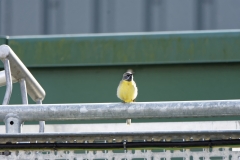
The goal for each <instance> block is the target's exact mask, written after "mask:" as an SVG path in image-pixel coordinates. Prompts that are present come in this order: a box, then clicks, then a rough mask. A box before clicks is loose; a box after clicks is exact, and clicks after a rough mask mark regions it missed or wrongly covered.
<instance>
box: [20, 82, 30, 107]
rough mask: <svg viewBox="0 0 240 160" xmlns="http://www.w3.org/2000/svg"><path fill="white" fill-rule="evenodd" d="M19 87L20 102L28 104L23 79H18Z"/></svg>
mask: <svg viewBox="0 0 240 160" xmlns="http://www.w3.org/2000/svg"><path fill="white" fill-rule="evenodd" d="M20 89H21V95H22V104H28V97H27V87H26V81H25V79H23V78H22V79H20Z"/></svg>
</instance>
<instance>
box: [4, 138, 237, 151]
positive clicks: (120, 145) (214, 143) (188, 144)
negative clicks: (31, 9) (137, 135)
mask: <svg viewBox="0 0 240 160" xmlns="http://www.w3.org/2000/svg"><path fill="white" fill-rule="evenodd" d="M236 145H240V140H239V139H231V140H209V141H183V142H162V141H160V142H152V141H150V142H149V141H148V142H114V143H104V142H102V143H56V142H55V143H20V144H12V143H7V144H0V149H1V150H4V149H54V150H56V149H89V150H91V149H125V150H126V149H137V148H138V149H139V148H140V149H142V148H155V149H156V148H161V149H162V148H164V149H166V148H170V149H171V148H174V149H177V148H181V149H182V148H192V147H210V148H212V147H223V146H236Z"/></svg>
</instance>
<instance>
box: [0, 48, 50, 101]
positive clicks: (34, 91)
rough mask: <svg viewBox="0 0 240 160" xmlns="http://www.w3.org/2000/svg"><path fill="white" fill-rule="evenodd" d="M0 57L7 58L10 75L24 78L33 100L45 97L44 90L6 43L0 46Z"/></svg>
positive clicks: (15, 77)
mask: <svg viewBox="0 0 240 160" xmlns="http://www.w3.org/2000/svg"><path fill="white" fill-rule="evenodd" d="M0 59H1V60H2V61H3V60H4V59H8V60H9V62H10V68H11V75H12V77H14V79H16V80H17V81H20V80H21V79H25V80H26V86H27V92H28V94H29V96H30V97H31V98H32V100H33V101H35V102H37V101H39V100H43V99H44V98H45V91H44V89H43V88H42V87H41V85H40V84H39V83H38V82H37V80H36V79H35V78H34V77H33V75H32V74H31V73H30V72H29V70H28V69H27V68H26V67H25V65H24V64H23V63H22V62H21V60H20V59H19V58H18V57H17V55H16V54H15V53H14V52H13V50H12V49H11V48H10V47H9V46H8V45H1V46H0Z"/></svg>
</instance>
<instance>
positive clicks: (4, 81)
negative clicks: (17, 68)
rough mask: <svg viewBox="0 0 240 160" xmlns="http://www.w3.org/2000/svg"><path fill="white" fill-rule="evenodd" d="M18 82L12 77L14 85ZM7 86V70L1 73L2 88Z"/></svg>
mask: <svg viewBox="0 0 240 160" xmlns="http://www.w3.org/2000/svg"><path fill="white" fill-rule="evenodd" d="M16 82H17V80H16V79H15V78H14V77H13V76H12V83H16ZM5 85H6V77H5V70H3V71H0V87H2V86H5Z"/></svg>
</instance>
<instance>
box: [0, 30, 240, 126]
mask: <svg viewBox="0 0 240 160" xmlns="http://www.w3.org/2000/svg"><path fill="white" fill-rule="evenodd" d="M8 42H9V45H10V46H11V47H12V48H13V50H14V52H15V53H16V54H17V55H18V56H19V57H20V59H21V60H22V61H23V63H24V64H26V65H27V66H30V67H29V70H30V72H31V73H32V74H33V75H34V76H35V78H36V79H37V80H38V81H39V83H40V84H41V85H42V86H43V88H44V89H45V91H46V98H45V100H44V101H43V103H45V104H46V103H98V102H120V100H119V99H118V98H117V96H116V91H117V86H118V84H119V81H120V80H121V78H122V74H123V73H124V72H125V71H126V70H127V69H128V68H132V69H133V70H134V71H135V75H134V79H135V81H136V83H137V86H138V88H139V95H138V97H137V101H138V102H142V101H178V100H214V99H216V100H219V99H239V97H240V85H239V82H240V63H239V62H240V48H239V47H240V31H219V32H218V31H215V32H210V31H205V32H192V33H190V32H179V33H141V34H126V35H123V34H122V35H118V34H115V35H101V34H100V35H90V36H87V35H85V36H83V35H81V36H80V35H77V36H53V37H51V36H47V37H46V36H40V37H10V38H9V40H8ZM191 47H192V50H191V49H189V48H191ZM164 48H165V49H164ZM200 62H201V63H200ZM216 62H224V63H216ZM225 62H229V63H225ZM4 93H5V87H2V88H0V97H2V98H3V97H4ZM29 102H30V103H33V101H31V100H30V101H29ZM10 103H11V104H19V103H21V96H20V91H19V84H14V86H13V95H12V98H11V102H10ZM234 118H235V119H239V117H233V119H234ZM191 120H192V119H191ZM133 121H134V120H133Z"/></svg>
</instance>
